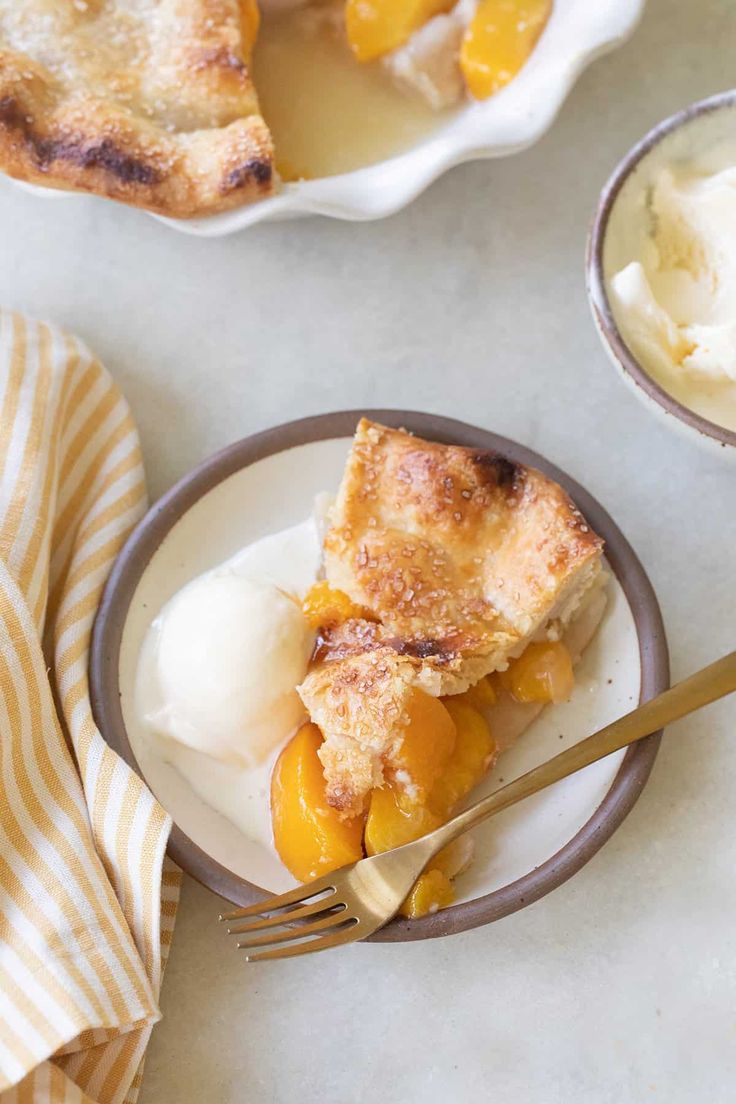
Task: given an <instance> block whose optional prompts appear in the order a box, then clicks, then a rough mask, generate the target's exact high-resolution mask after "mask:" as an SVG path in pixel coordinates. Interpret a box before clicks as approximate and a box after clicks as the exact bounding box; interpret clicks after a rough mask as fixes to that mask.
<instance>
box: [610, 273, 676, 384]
mask: <svg viewBox="0 0 736 1104" xmlns="http://www.w3.org/2000/svg"><path fill="white" fill-rule="evenodd" d="M611 291H612V293H613V297H614V300H615V301H616V303H617V305H618V308H619V311H620V313H621V315H622V316H623V317H624V318H625V319H626V339H627V341H628V343H629V346H630V347H631V351H632V352H633V353H634V355H635V356H637V357H638V358H639V360H641V361H642V363H643V364H647V365H649V366H650V367H651V368H653V369H655V370H658V371H659V372H661V373H664V374H667V373H671V372H673V371H675V369H676V367H677V365H678V364H680V363H681V362H682V360H683V358H684V357H685V356H686V355H687V353H688V352H689V350H690V347H689V345H688V343H687V341H686V339H685V338H684V336H683V335H682V333H681V332H680V330H679V329H678V327H677V326H676V325H675V323H674V322H673V321H672V319H671V318H670V316H669V314H667V311H665V310H664V309H663V308H662V307H661V306H660V305H659V303H658V302H657V300H656V299H655V298H654V294H653V292H652V289H651V287H650V284H649V280H648V279H647V274H646V272H645V271H644V268H643V266H642V264H641V262H640V261H632V262H631V263H630V264H628V265H626V268H623V269H621V271H620V272H617V273H616V275H615V276H613V277H612V279H611Z"/></svg>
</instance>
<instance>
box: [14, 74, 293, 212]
mask: <svg viewBox="0 0 736 1104" xmlns="http://www.w3.org/2000/svg"><path fill="white" fill-rule="evenodd" d="M29 78H30V79H29ZM29 78H26V79H25V80H22V79H21V80H19V79H18V78H17V74H15V73H13V72H12V71H6V70H4V68H3V65H2V59H1V58H0V169H1V170H2V171H3V172H5V173H6V174H7V175H8V176H11V177H14V178H15V179H16V180H22V181H25V182H27V183H30V184H38V185H40V186H42V187H46V188H59V189H67V190H73V191H79V192H87V193H91V194H92V195H97V196H103V197H105V198H107V199H114V200H117V201H118V202H121V203H126V204H128V205H130V206H133V207H141V208H144V209H145V210H148V211H152V212H154V213H156V214H160V215H166V216H169V217H171V218H194V217H196V216H201V215H209V214H215V213H217V212H221V211H226V210H230V209H232V208H233V207H240V206H243V205H245V204H247V203H252V202H253V201H255V200H258V199H262V198H265V197H267V196H269V195H272V194H273V193H274V191H275V185H276V173H275V169H274V151H273V142H272V139H271V134H270V132H269V130H268V127H267V126H266V124H265V122H264V121H263V119H262V118H261V117H260V116H259V115H249V116H247V117H244V118H239V119H235V120H234V121H233V122H231V123H229V124H228V125H227V126H223V127H213V128H212V129H210V130H199V131H192V132H189V133H176V134H173V133H169V132H167V131H166V130H163V129H162V128H160V127H157V126H155V125H153V124H151V123H148V122H147V121H146V120H144V119H141V118H139V117H137V116H134V115H129V114H127V113H125V112H123V111H121V110H120V109H116V108H115V107H114V106H113V105H112V104H110V103H108V102H107V101H99V100H89V101H86V102H85V101H84V100H82V101H80V102H79V103H76V104H74V106H73V109H70V106H69V105H68V104H67V103H66V102H64V101H62V103H61V104H60V105H59V106H58V107H55V106H54V105H53V103H52V102H49V99H48V89H47V86H46V85H45V83H44V82H42V81H40V79H39V78H38V76H37V74H34V75H32V76H31V75H30V74H29Z"/></svg>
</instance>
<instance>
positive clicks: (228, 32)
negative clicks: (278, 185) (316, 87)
mask: <svg viewBox="0 0 736 1104" xmlns="http://www.w3.org/2000/svg"><path fill="white" fill-rule="evenodd" d="M247 53H248V43H247V38H246V34H245V26H244V13H243V9H242V8H241V4H240V0H139V2H138V3H137V4H135V5H132V4H130V3H124V2H123V0H76V2H74V0H23V3H18V2H17V0H0V169H2V170H3V171H4V172H6V173H8V174H9V175H10V176H14V177H16V178H18V179H20V180H26V181H29V182H31V183H35V184H41V185H44V186H46V187H54V188H73V189H78V190H83V191H87V192H93V193H95V194H97V195H103V196H108V197H110V198H112V199H117V200H120V201H122V202H125V203H129V204H132V205H134V206H138V207H145V208H147V209H148V210H151V211H156V212H158V213H160V214H164V215H170V216H173V217H192V216H195V215H203V214H210V213H214V212H216V211H222V210H226V209H228V208H231V207H235V206H239V205H241V204H243V203H247V202H250V201H252V200H254V199H258V198H260V197H262V196H266V195H269V194H271V193H272V191H273V187H274V168H273V147H272V142H271V136H270V133H269V131H268V128H267V126H266V124H265V123H264V121H263V119H262V118H261V116H260V114H259V110H258V102H257V98H256V94H255V90H254V88H253V83H252V81H251V79H250V75H249V72H248V66H247V63H246V55H247Z"/></svg>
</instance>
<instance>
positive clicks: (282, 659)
mask: <svg viewBox="0 0 736 1104" xmlns="http://www.w3.org/2000/svg"><path fill="white" fill-rule="evenodd" d="M155 630H156V636H157V639H156V640H155V647H154V661H153V679H154V684H155V702H156V706H155V708H154V709H153V710H151V711H150V712H148V713H147V714H146V717H145V719H146V721H147V722H148V724H149V725H150V726H151V727H152V728H154V729H155V730H156V731H157V732H158V733H160V734H161V735H164V736H167V737H169V738H171V739H172V740H177V741H179V742H180V743H182V744H185V745H186V746H188V747H191V748H195V749H196V750H198V751H201V752H204V753H205V754H207V755H210V756H213V757H214V758H216V759H220V760H223V761H225V762H230V763H233V764H236V765H238V766H242V767H253V766H256V765H257V764H258V763H261V762H263V761H264V760H265V759H266V758H267V756H268V755H269V753H270V752H271V751H273V750H274V749H275V748H276V747H277V746H278V745H279V744H280V743H282V742H283V740H284V739H285V738H286V737H287V736H288V735H289V733H290V732H291V731H293V729H294V728H296V726H297V725H298V724H299V721H300V720H301V718H302V716H303V706H302V705H301V702H300V700H299V696H298V694H297V692H296V689H295V687H296V686H297V684H298V683H300V682H301V681H302V680H303V678H304V676H305V674H306V670H307V664H308V662H309V658H310V655H311V651H312V647H313V643H314V634H313V632H312V630H311V628H310V626H309V624H308V623H307V621H306V619H305V617H304V615H303V614H302V611H301V609H300V607H299V606H298V604H297V603H296V602H295V601H294V600H293V599H292V598H290V597H289V596H288V595H287V594H285V593H284V592H283V591H281V590H280V589H279V588H278V587H277V586H276V585H275V584H274V583H272V582H269V581H264V580H254V579H250V578H247V577H243V576H241V575H237V574H233V573H228V572H224V573H210V574H207V575H203V576H201V577H200V578H198V579H195V580H193V581H192V582H191V583H189V584H188V585H187V586H185V587H184V588H183V589H182V590H180V591H179V592H178V594H176V595H174V597H173V598H172V599H171V600H170V602H169V603H168V604H167V605H166V606H165V607H164V609H163V610H162V611H161V613H160V614H159V617H158V618H157V621H156V623H155Z"/></svg>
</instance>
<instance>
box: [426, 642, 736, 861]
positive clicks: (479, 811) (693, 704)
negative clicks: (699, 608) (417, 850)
mask: <svg viewBox="0 0 736 1104" xmlns="http://www.w3.org/2000/svg"><path fill="white" fill-rule="evenodd" d="M734 690H736V652H731V653H730V654H729V655H727V656H724V657H723V658H722V659H718V660H716V662H715V663H711V664H710V665H709V666H708V667H704V668H703V669H702V671H698V672H696V674H694V675H690V677H689V678H686V679H684V680H683V681H682V682H678V683H677V684H676V685H675V686H673V687H672V688H671V689H670V690H665V692H664V693H663V694H659V695H658V696H657V697H656V698H652V699H651V701H648V702H645V703H644V705H640V706H639V708H638V709H634V710H633V711H632V712H631V713H627V714H626V715H625V716H623V717H620V718H619V719H618V720H617V721H614V722H613V723H612V724H609V725H606V727H605V728H601V729H600V730H599V731H598V732H596V733H594V734H593V735H592V736H588V737H587V739H585V740H581V741H580V743H578V744H575V745H574V746H573V747H571V748H568V749H567V750H566V751H563V752H561V754H560V755H556V756H555V757H554V759H550V760H548V761H547V762H546V763H541V764H540V765H539V766H538V767H534V769H533V770H530V771H528V772H527V773H526V774H522V775H521V776H520V777H519V778H517V779H515V780H514V781H513V782H509V784H508V785H507V786H504V787H503V788H502V789H500V790H496V791H495V792H494V793H492V794H490V796H489V797H486V798H483V800H482V801H478V802H476V803H475V804H474V805H471V806H470V808H469V809H465V810H464V812H462V813H459V814H458V816H456V817H453V818H452V820H449V821H448V822H447V823H446V824H443V825H442V826H441V827H440V828H437V829H436V830H435V831H434V832H432V833H431V835H430V836H428V837H427V839H428V841H431V842H432V845H433V849H432V853H433V854H435V853H436V851H438V850H439V849H440V848H441V847H444V846H445V845H446V844H448V843H450V842H451V841H452V840H454V839H456V838H457V837H458V836H460V835H462V834H463V832H467V831H468V829H469V828H473V827H475V825H476V824H480V823H481V821H484V820H486V819H487V818H488V817H491V816H493V815H494V813H499V812H501V810H502V809H507V808H508V807H509V806H510V805H515V804H516V802H517V801H523V799H524V798H525V797H531V795H532V794H535V793H538V792H539V790H543V789H545V787H546V786H551V785H552V783H553V782H559V780H560V779H561V778H567V776H568V775H569V774H574V773H575V771H578V770H580V769H581V768H582V767H587V766H588V765H589V764H590V763H595V762H596V761H597V760H598V759H604V758H605V757H606V755H610V754H611V753H612V752H614V751H620V749H621V748H624V747H626V746H627V745H628V744H631V743H634V742H635V741H636V740H642V739H643V738H644V737H645V736H649V735H651V733H653V732H656V731H657V730H658V729H660V728H664V727H665V725H668V724H671V723H672V721H677V720H679V719H680V717H686V716H687V714H688V713H693V712H694V711H695V710H696V709H702V707H703V706H704V705H709V704H710V702H714V701H717V700H718V699H719V698H723V697H725V696H726V694H731V693H733V691H734ZM435 841H436V847H435V846H434V844H435Z"/></svg>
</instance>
